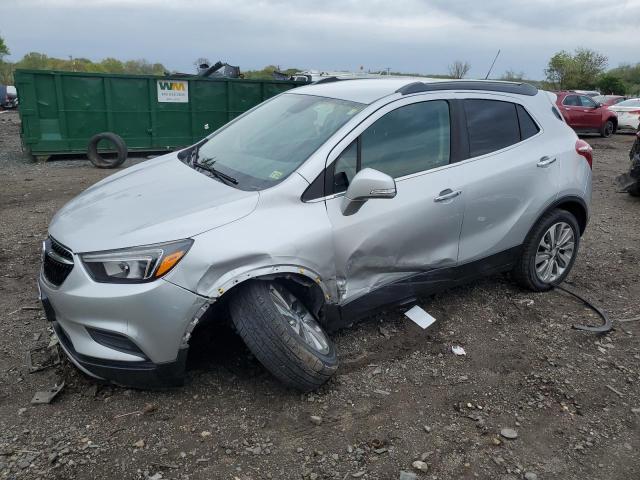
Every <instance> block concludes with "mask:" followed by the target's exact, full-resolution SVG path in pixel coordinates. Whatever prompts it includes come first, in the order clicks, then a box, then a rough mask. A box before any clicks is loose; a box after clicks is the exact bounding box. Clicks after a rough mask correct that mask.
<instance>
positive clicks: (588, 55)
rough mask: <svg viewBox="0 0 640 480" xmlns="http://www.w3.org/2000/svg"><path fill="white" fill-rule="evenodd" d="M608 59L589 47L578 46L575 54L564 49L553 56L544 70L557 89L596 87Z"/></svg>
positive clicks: (548, 79)
mask: <svg viewBox="0 0 640 480" xmlns="http://www.w3.org/2000/svg"><path fill="white" fill-rule="evenodd" d="M607 61H608V59H607V57H606V56H605V55H602V54H600V53H598V52H596V51H594V50H589V49H588V48H578V49H576V50H575V52H574V53H573V54H571V53H568V52H566V51H564V50H562V51H560V52H558V53H556V54H555V55H554V56H553V57H551V59H550V60H549V63H548V65H547V68H546V69H545V71H544V72H545V75H546V77H547V81H548V82H549V83H550V84H551V85H553V87H554V88H556V89H560V90H566V89H576V88H582V89H588V88H594V87H595V86H596V82H597V79H598V76H599V75H600V74H602V73H603V72H604V69H605V67H606V66H607Z"/></svg>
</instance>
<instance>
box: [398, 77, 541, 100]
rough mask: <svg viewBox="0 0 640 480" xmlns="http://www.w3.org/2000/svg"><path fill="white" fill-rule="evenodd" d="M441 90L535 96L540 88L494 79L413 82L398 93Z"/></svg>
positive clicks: (407, 93)
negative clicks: (483, 91) (493, 80)
mask: <svg viewBox="0 0 640 480" xmlns="http://www.w3.org/2000/svg"><path fill="white" fill-rule="evenodd" d="M439 90H485V91H490V92H503V93H517V94H519V95H528V96H530V97H533V96H534V95H536V94H537V93H538V89H537V88H536V87H534V86H533V85H531V84H530V83H513V82H492V81H483V80H478V81H469V80H466V81H465V80H463V81H457V82H413V83H409V84H407V85H405V86H403V87H400V88H399V89H398V90H396V93H400V94H402V95H409V94H411V93H419V92H434V91H439Z"/></svg>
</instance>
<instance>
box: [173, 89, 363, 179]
mask: <svg viewBox="0 0 640 480" xmlns="http://www.w3.org/2000/svg"><path fill="white" fill-rule="evenodd" d="M364 107H365V105H363V104H360V103H354V102H347V101H344V100H337V99H334V98H325V97H316V96H312V95H299V94H285V95H280V96H278V97H275V98H274V99H272V100H269V101H267V102H265V103H263V104H262V105H260V106H259V107H258V108H256V109H255V110H254V111H252V112H251V113H249V114H247V115H245V116H244V117H242V118H240V119H238V120H237V121H236V122H234V123H232V124H231V125H229V126H228V127H226V128H223V129H221V130H219V131H218V132H216V133H214V134H213V136H212V137H211V138H209V140H206V141H205V142H204V143H202V144H201V145H200V147H199V149H198V155H197V159H196V158H195V156H190V157H191V158H185V159H184V160H183V161H184V162H185V163H187V164H188V165H190V166H192V167H193V166H194V162H196V160H197V162H196V167H197V163H200V164H202V165H206V166H213V167H214V169H215V170H217V171H219V172H221V173H222V174H224V175H227V176H229V177H232V178H233V180H236V181H237V183H234V186H235V187H237V188H240V189H242V190H261V189H264V188H269V187H271V186H273V185H275V184H277V183H279V182H281V181H282V180H284V179H285V178H287V177H288V176H289V175H290V174H291V173H292V172H294V171H295V170H296V169H297V168H298V167H299V166H300V165H301V164H302V163H303V162H304V161H305V160H306V159H307V158H309V156H310V155H311V154H312V153H313V152H314V151H315V150H316V149H318V148H319V147H320V146H321V145H322V144H323V143H324V142H325V141H326V140H327V139H328V138H329V137H330V136H331V135H333V134H334V133H335V132H336V131H337V130H338V129H339V128H340V127H341V126H342V125H344V124H345V123H346V122H347V121H348V120H349V119H350V118H352V117H353V116H354V115H356V114H357V113H358V112H360V111H361V110H362V109H363V108H364ZM200 171H202V173H204V174H209V175H211V176H212V177H215V175H214V174H212V173H211V172H207V170H205V169H200Z"/></svg>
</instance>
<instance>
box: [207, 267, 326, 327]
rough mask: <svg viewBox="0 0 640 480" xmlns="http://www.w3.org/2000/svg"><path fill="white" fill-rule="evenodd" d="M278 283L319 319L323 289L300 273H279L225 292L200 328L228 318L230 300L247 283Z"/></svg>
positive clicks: (239, 284)
mask: <svg viewBox="0 0 640 480" xmlns="http://www.w3.org/2000/svg"><path fill="white" fill-rule="evenodd" d="M267 280H268V281H277V282H281V283H283V284H284V285H286V287H287V288H289V289H290V290H291V292H292V293H293V294H294V295H296V297H298V298H299V299H300V300H301V301H302V303H304V305H305V306H306V307H307V308H308V309H309V311H311V312H313V314H314V315H316V317H319V315H320V311H321V309H322V307H323V306H324V303H325V299H324V292H323V291H322V288H320V286H319V285H318V284H317V283H315V282H314V281H312V280H311V279H310V278H308V277H306V276H304V275H301V274H298V273H290V272H288V273H285V272H282V273H278V274H269V275H263V276H258V277H253V278H250V279H247V280H245V281H243V282H239V283H237V284H235V285H234V286H233V287H232V288H230V289H229V290H227V291H226V292H224V294H222V295H221V296H220V297H218V299H217V300H216V301H215V302H214V303H212V304H211V305H210V306H209V308H208V309H207V311H206V312H205V314H204V315H202V319H201V321H200V322H199V323H198V325H199V326H203V325H202V324H205V323H211V322H212V321H215V318H216V317H219V316H222V317H225V319H228V318H226V317H227V313H228V312H227V303H228V301H229V299H230V298H231V297H232V296H233V295H235V293H236V292H238V290H239V288H238V287H240V286H241V285H244V284H245V283H246V282H253V281H267Z"/></svg>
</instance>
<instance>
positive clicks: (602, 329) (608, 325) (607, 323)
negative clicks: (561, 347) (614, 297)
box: [554, 285, 613, 333]
mask: <svg viewBox="0 0 640 480" xmlns="http://www.w3.org/2000/svg"><path fill="white" fill-rule="evenodd" d="M554 288H556V289H558V290H560V291H562V292H565V293H568V294H569V295H572V296H574V297H575V298H577V299H578V300H580V301H582V303H584V304H585V305H586V306H587V307H589V308H590V309H591V310H593V311H594V312H596V313H597V314H598V315H600V317H602V320H603V321H604V323H603V324H602V325H598V326H591V325H572V328H574V329H576V330H583V331H586V332H594V333H607V332H610V331H611V330H613V322H612V321H611V319H609V317H608V316H607V314H606V313H605V312H604V311H603V310H601V309H600V308H598V307H597V306H595V305H593V304H592V303H591V302H590V301H589V300H587V299H586V298H583V297H581V296H580V295H578V294H577V293H575V292H572V291H571V290H568V289H566V288H564V287H561V286H559V285H557V286H555V287H554Z"/></svg>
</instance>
